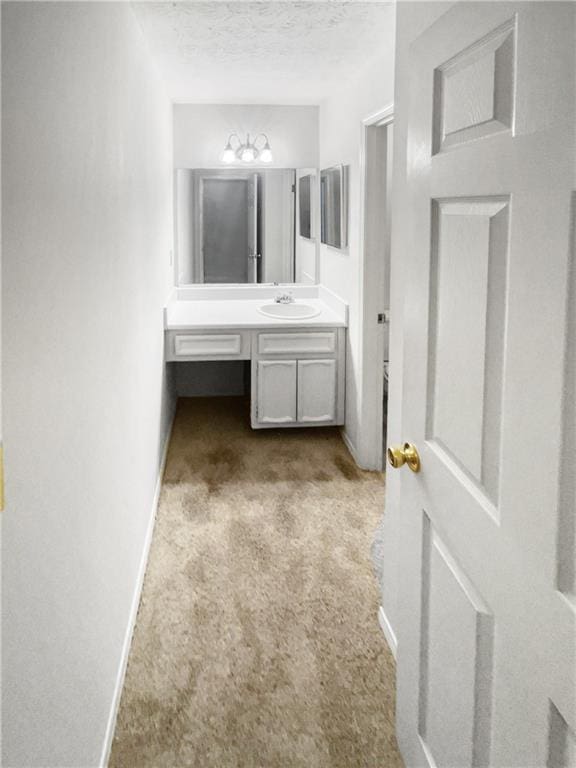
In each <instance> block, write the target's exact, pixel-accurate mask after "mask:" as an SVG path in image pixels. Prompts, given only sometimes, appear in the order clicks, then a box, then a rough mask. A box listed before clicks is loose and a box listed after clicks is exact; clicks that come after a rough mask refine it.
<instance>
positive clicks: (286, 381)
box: [252, 328, 345, 429]
mask: <svg viewBox="0 0 576 768" xmlns="http://www.w3.org/2000/svg"><path fill="white" fill-rule="evenodd" d="M344 333H345V332H344V329H342V328H333V329H332V328H331V329H327V330H322V331H317V330H310V331H300V330H298V331H294V332H290V331H281V332H280V331H279V332H275V331H263V332H256V333H255V338H254V339H253V341H252V427H253V428H254V429H262V428H266V427H281V426H294V427H298V426H301V427H305V426H306V427H310V426H326V425H334V424H343V423H344Z"/></svg>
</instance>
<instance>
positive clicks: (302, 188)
mask: <svg viewBox="0 0 576 768" xmlns="http://www.w3.org/2000/svg"><path fill="white" fill-rule="evenodd" d="M298 203H299V210H298V212H299V221H300V237H306V238H308V240H311V239H312V176H311V175H310V174H307V175H306V176H301V177H300V178H299V179H298Z"/></svg>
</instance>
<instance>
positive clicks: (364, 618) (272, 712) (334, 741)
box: [109, 398, 402, 768]
mask: <svg viewBox="0 0 576 768" xmlns="http://www.w3.org/2000/svg"><path fill="white" fill-rule="evenodd" d="M383 505H384V479H383V476H382V475H381V474H379V473H374V472H363V471H362V470H360V469H358V467H357V466H356V465H355V463H354V461H353V459H352V458H351V456H350V454H349V453H348V451H347V449H346V446H345V445H344V443H343V442H342V440H341V438H340V434H339V431H338V430H337V429H331V428H327V429H324V428H322V429H309V430H301V429H290V430H261V431H252V430H251V429H250V427H249V404H248V403H247V401H245V400H244V399H241V398H240V399H236V398H230V399H228V398H215V399H188V400H180V401H179V404H178V411H177V414H176V419H175V423H174V430H173V434H172V439H171V443H170V447H169V452H168V461H167V466H166V471H165V475H164V483H163V487H162V493H161V498H160V504H159V510H158V519H157V522H156V528H155V532H154V538H153V542H152V548H151V552H150V560H149V563H148V569H147V573H146V579H145V583H144V589H143V593H142V600H141V603H140V608H139V611H138V618H137V623H136V629H135V632H134V638H133V642H132V648H131V651H130V658H129V663H128V670H127V674H126V682H125V685H124V690H123V694H122V700H121V703H120V710H119V714H118V721H117V726H116V733H115V737H114V742H113V746H112V753H111V757H110V762H109V766H110V768H185V767H188V766H190V767H191V768H192V767H194V768H401V766H402V761H401V758H400V756H399V753H398V749H397V745H396V740H395V737H394V706H395V703H394V679H395V668H394V661H393V658H392V656H391V654H390V652H389V650H388V647H387V646H386V644H385V642H384V639H383V637H382V634H381V631H380V629H379V627H378V622H377V611H378V605H379V597H378V589H377V586H376V581H375V578H374V576H373V574H372V570H371V565H370V554H369V553H370V544H371V541H372V538H373V535H374V529H375V528H376V525H377V523H378V520H379V517H380V515H381V514H382V509H383Z"/></svg>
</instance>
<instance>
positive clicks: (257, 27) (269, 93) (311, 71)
mask: <svg viewBox="0 0 576 768" xmlns="http://www.w3.org/2000/svg"><path fill="white" fill-rule="evenodd" d="M133 6H134V9H135V12H136V14H137V16H138V18H139V20H140V22H141V24H142V28H143V30H144V33H145V35H146V37H147V38H148V40H149V44H150V48H151V51H152V53H153V55H154V57H155V58H156V60H157V62H158V65H159V68H160V71H161V72H162V74H163V77H164V79H165V81H166V84H167V87H168V91H169V93H170V95H171V96H172V98H173V99H174V100H175V101H195V102H213V103H218V102H219V103H251V104H255V103H260V104H264V103H267V104H274V103H285V104H287V103H291V104H306V103H318V102H319V101H320V100H321V99H322V98H324V97H325V96H327V95H328V94H329V93H331V92H332V91H333V90H334V89H335V88H336V87H337V86H338V85H339V84H341V83H342V81H343V80H345V79H347V78H348V77H349V76H350V75H351V73H353V72H358V71H361V70H362V69H363V68H364V67H366V66H367V65H368V63H369V62H370V61H371V60H372V59H374V58H376V57H378V55H379V52H381V51H382V50H383V47H388V46H392V45H393V44H394V5H393V3H389V2H336V1H335V0H329V1H327V2H322V1H321V2H277V1H273V2H242V1H237V2H222V1H220V0H216V1H215V2H174V3H170V2H158V3H157V2H139V3H133Z"/></svg>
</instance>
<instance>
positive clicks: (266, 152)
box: [259, 142, 272, 163]
mask: <svg viewBox="0 0 576 768" xmlns="http://www.w3.org/2000/svg"><path fill="white" fill-rule="evenodd" d="M259 160H261V161H262V162H263V163H271V162H272V150H271V149H270V144H268V142H266V145H265V146H264V149H263V150H262V151H261V152H260V157H259Z"/></svg>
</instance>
